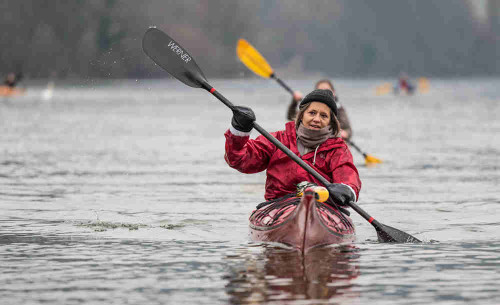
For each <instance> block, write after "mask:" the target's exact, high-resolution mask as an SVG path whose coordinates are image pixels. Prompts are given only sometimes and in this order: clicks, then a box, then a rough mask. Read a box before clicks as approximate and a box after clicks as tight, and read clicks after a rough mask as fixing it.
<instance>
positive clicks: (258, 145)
mask: <svg viewBox="0 0 500 305" xmlns="http://www.w3.org/2000/svg"><path fill="white" fill-rule="evenodd" d="M273 135H274V134H273ZM224 136H225V137H226V153H225V155H224V160H226V163H227V164H228V165H229V166H230V167H232V168H234V169H236V170H238V171H240V172H242V173H245V174H253V173H258V172H261V171H263V170H265V169H266V168H267V166H268V165H269V160H271V156H272V155H273V153H274V151H275V149H276V148H275V146H274V145H273V144H272V143H271V142H269V141H268V140H267V139H266V138H265V137H264V136H262V135H261V136H258V137H257V138H256V139H255V140H251V139H250V137H249V136H236V135H234V134H232V133H231V131H230V130H227V131H226V133H224Z"/></svg>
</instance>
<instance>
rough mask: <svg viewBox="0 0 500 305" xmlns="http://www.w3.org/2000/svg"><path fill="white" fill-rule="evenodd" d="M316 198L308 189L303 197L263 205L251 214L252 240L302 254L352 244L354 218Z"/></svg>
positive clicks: (285, 198)
mask: <svg viewBox="0 0 500 305" xmlns="http://www.w3.org/2000/svg"><path fill="white" fill-rule="evenodd" d="M322 189H324V188H322ZM316 198H318V195H317V191H316V190H315V188H314V187H308V188H306V189H305V191H304V192H303V195H302V196H301V197H297V196H293V197H291V196H289V197H287V196H285V197H282V199H281V200H277V201H269V202H265V203H262V204H260V205H259V206H257V209H256V210H255V211H253V213H252V215H250V219H249V220H250V224H249V226H250V238H251V239H252V240H253V241H260V242H277V243H281V244H285V245H286V246H289V247H292V248H294V249H296V250H298V251H300V252H302V253H307V252H308V251H309V250H311V249H313V248H317V247H321V246H327V245H332V244H345V243H351V242H353V241H354V239H355V230H354V224H353V222H352V220H351V218H350V217H348V216H347V215H345V214H343V213H342V212H341V211H340V210H339V209H338V208H336V207H334V206H331V205H330V204H327V203H323V202H320V201H318V200H316Z"/></svg>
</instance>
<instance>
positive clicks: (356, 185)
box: [330, 145, 361, 201]
mask: <svg viewBox="0 0 500 305" xmlns="http://www.w3.org/2000/svg"><path fill="white" fill-rule="evenodd" d="M330 160H331V161H330V169H331V170H332V181H333V183H342V184H345V185H347V186H349V187H350V188H351V189H352V190H353V191H354V193H355V195H356V201H357V200H358V198H359V191H360V190H361V180H360V179H359V173H358V170H357V168H356V166H354V162H353V160H352V155H351V152H350V151H349V148H347V145H344V146H343V147H341V148H337V149H335V150H334V151H333V156H332V158H331V159H330Z"/></svg>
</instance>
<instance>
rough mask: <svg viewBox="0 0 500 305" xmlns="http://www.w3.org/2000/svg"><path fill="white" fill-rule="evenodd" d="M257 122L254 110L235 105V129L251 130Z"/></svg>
mask: <svg viewBox="0 0 500 305" xmlns="http://www.w3.org/2000/svg"><path fill="white" fill-rule="evenodd" d="M253 122H255V113H253V110H252V109H250V108H248V107H244V106H235V107H234V110H233V119H232V120H231V125H233V127H234V129H236V130H238V131H241V132H249V131H250V130H252V128H253Z"/></svg>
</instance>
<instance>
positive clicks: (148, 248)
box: [0, 79, 500, 304]
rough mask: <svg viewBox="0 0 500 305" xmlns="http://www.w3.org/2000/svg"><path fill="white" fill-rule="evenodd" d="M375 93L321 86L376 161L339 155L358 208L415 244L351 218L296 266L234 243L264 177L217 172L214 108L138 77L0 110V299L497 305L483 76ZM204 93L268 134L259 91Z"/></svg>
mask: <svg viewBox="0 0 500 305" xmlns="http://www.w3.org/2000/svg"><path fill="white" fill-rule="evenodd" d="M383 81H384V80H372V81H368V80H364V81H360V80H354V81H353V80H337V82H336V86H337V88H338V91H339V93H340V99H341V102H342V103H343V104H344V106H345V107H346V109H347V111H348V114H349V116H350V119H351V121H352V122H351V123H352V125H353V128H354V138H353V140H354V141H355V143H357V144H358V146H360V147H361V148H362V149H363V150H365V151H366V152H368V153H369V154H371V155H373V156H376V157H378V158H380V159H382V160H384V163H383V164H381V165H378V166H376V167H370V168H369V167H364V166H363V157H362V156H361V155H360V154H358V153H357V152H356V151H354V150H352V153H353V156H354V158H355V163H356V164H357V166H358V169H359V171H360V176H361V180H362V182H363V188H362V191H361V196H360V200H359V204H360V205H361V206H362V207H363V208H364V209H365V210H366V211H367V212H369V213H370V214H372V216H374V217H375V218H377V219H378V220H379V221H381V222H382V223H385V224H388V225H391V226H393V227H396V228H398V229H401V230H403V231H406V232H408V233H410V234H412V235H414V236H415V237H417V238H419V239H422V240H424V241H425V243H424V244H421V245H414V244H395V245H394V244H380V243H378V242H377V241H376V234H375V230H374V229H373V227H371V225H369V224H368V223H367V222H366V221H365V220H364V219H362V218H361V217H360V216H358V215H356V214H355V213H354V214H353V219H354V221H355V225H356V228H357V241H356V242H355V243H354V244H352V245H350V246H347V247H343V248H332V249H319V250H317V251H315V252H313V253H311V254H310V255H307V256H306V257H300V256H298V255H297V254H296V253H293V252H292V253H290V252H289V251H287V250H286V249H280V248H276V247H272V246H270V245H259V244H253V243H251V242H249V240H248V221H247V219H248V216H249V214H250V212H251V211H252V209H253V208H254V207H255V205H256V204H257V203H259V202H261V201H262V200H263V193H264V190H263V188H264V180H265V176H264V174H255V175H244V174H241V173H239V172H237V171H235V170H232V169H230V168H229V167H228V166H227V165H226V164H225V162H224V160H223V154H224V152H223V147H224V137H223V133H224V131H225V130H226V129H227V128H228V126H229V122H230V118H231V113H230V112H229V110H228V109H226V108H225V106H224V105H223V104H222V103H220V102H219V101H217V100H216V99H215V98H214V97H212V96H211V95H210V94H208V93H206V92H205V91H203V90H201V89H192V88H189V87H186V86H184V85H183V84H181V83H179V82H177V81H173V80H170V81H168V80H167V81H145V80H142V81H137V82H135V81H127V82H125V81H123V82H118V81H116V82H110V83H106V84H102V85H101V86H99V87H98V86H92V85H93V84H89V83H87V84H85V86H80V85H70V84H66V85H63V84H57V83H56V87H55V91H54V92H53V96H52V98H51V99H50V100H44V99H42V98H41V96H42V93H43V87H42V86H40V87H33V88H29V90H28V91H27V92H26V94H25V95H24V96H21V97H16V98H10V99H7V98H0V132H1V135H0V150H1V155H0V259H1V266H0V300H2V301H1V303H2V304H41V303H49V304H79V303H88V304H181V303H186V304H241V303H247V304H260V303H269V304H322V303H332V304H499V303H500V291H499V289H498V287H499V283H500V234H499V230H500V220H499V217H498V215H499V214H500V213H499V212H500V188H499V185H500V170H499V169H500V165H499V164H500V139H499V136H498V135H499V133H500V120H499V119H498V118H499V117H500V91H499V89H498V84H499V80H498V79H464V80H431V83H430V85H431V89H430V91H429V92H428V93H426V94H421V95H416V96H411V97H407V96H396V97H395V96H392V95H386V96H375V94H374V92H375V90H374V88H375V86H377V85H379V84H381V83H382V82H383ZM312 83H313V80H302V81H289V84H290V85H291V86H292V87H294V88H296V89H300V90H302V91H303V92H307V91H310V90H311V88H312ZM211 84H212V85H213V86H215V87H216V88H217V89H218V90H219V91H220V92H221V93H222V94H224V95H225V96H226V97H227V98H228V99H230V100H231V101H232V102H233V103H235V104H242V105H249V106H251V107H252V108H253V109H254V110H255V112H256V115H257V120H258V122H259V123H260V125H261V126H263V127H264V128H266V129H267V130H268V131H275V130H278V129H281V128H282V127H283V125H284V123H285V120H284V117H285V111H286V107H287V104H288V102H289V96H288V95H287V93H286V92H285V91H284V90H283V89H282V88H280V87H279V86H278V85H277V84H276V83H273V82H270V81H265V80H250V81H223V80H212V81H211ZM255 134H256V132H255V131H254V135H255Z"/></svg>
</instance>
